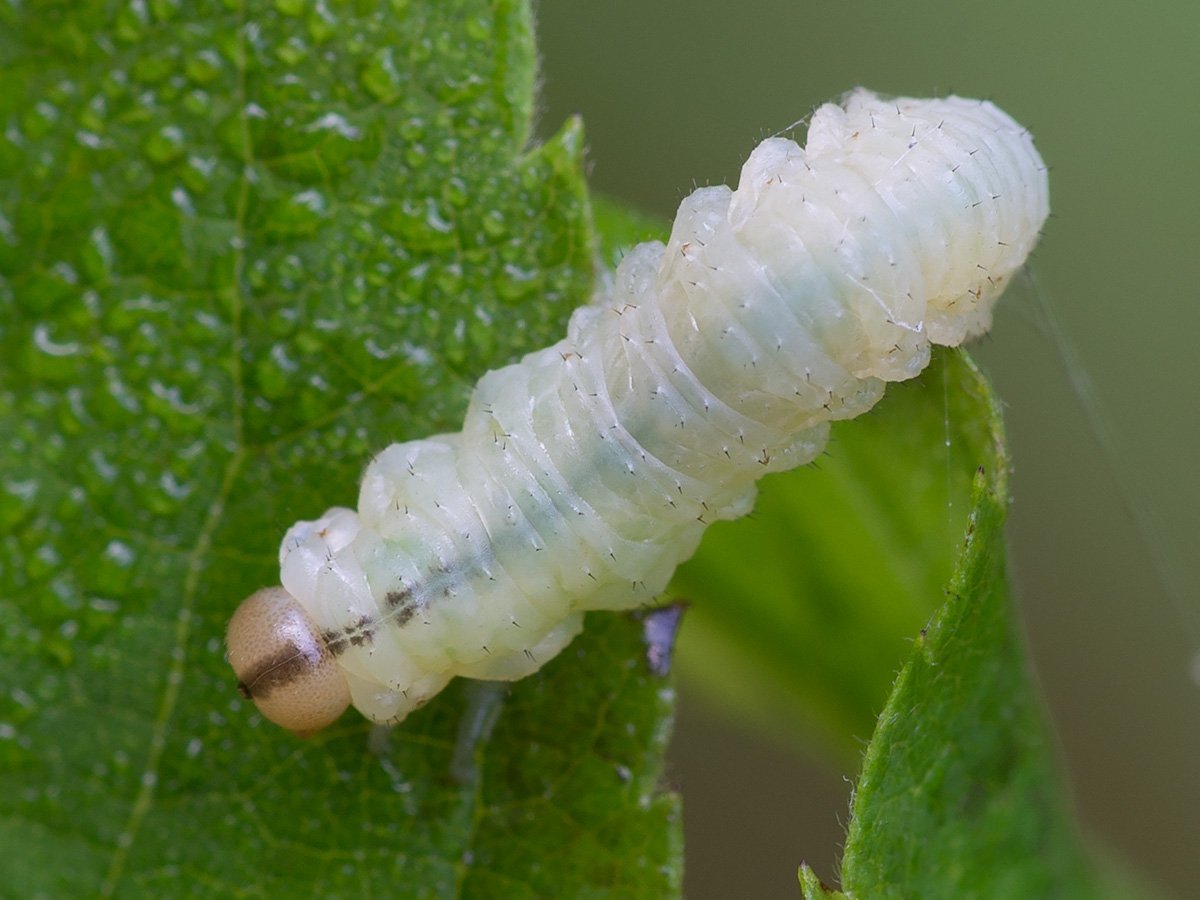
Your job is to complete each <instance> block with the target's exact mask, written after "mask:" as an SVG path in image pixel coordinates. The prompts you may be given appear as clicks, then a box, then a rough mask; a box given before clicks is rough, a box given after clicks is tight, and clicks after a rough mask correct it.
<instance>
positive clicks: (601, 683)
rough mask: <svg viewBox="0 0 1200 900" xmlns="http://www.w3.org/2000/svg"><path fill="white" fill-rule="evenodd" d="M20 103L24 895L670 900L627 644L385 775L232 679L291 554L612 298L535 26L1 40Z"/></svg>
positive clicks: (16, 480)
mask: <svg viewBox="0 0 1200 900" xmlns="http://www.w3.org/2000/svg"><path fill="white" fill-rule="evenodd" d="M114 9H115V10H116V11H114ZM0 67H2V68H0V71H2V73H3V78H4V80H5V83H8V84H21V85H23V86H24V89H23V90H21V91H4V92H0V119H2V120H3V121H4V122H5V123H6V130H5V131H4V134H3V137H0V196H2V197H3V198H4V200H3V204H2V206H0V213H2V217H0V310H2V313H0V322H2V323H3V325H2V328H3V330H2V332H0V356H2V359H3V369H2V371H0V433H3V434H4V435H5V436H6V440H5V441H4V442H3V446H0V529H2V535H3V537H2V538H0V684H3V685H4V686H5V690H4V691H3V692H2V693H0V793H2V795H3V799H0V846H3V847H5V857H6V860H5V864H4V869H5V890H8V891H13V892H15V893H16V894H19V895H22V896H35V895H50V896H93V895H97V894H119V895H121V896H142V895H153V896H164V895H181V894H188V895H217V896H229V895H239V896H240V895H264V896H265V895H271V896H291V895H310V894H311V895H321V896H372V895H383V896H397V895H402V896H439V897H440V896H460V895H461V896H503V897H521V896H535V895H544V894H546V893H551V892H555V893H557V892H561V893H563V894H564V895H570V896H588V895H589V894H594V893H602V894H606V893H609V892H613V893H617V894H621V895H626V896H661V895H663V894H666V893H670V892H672V891H673V890H676V889H677V887H678V883H679V871H680V869H679V866H680V864H679V853H680V847H679V840H680V838H679V829H678V810H677V806H676V801H675V799H674V798H673V797H672V796H670V795H669V794H664V793H662V792H661V791H660V786H659V781H660V775H661V766H662V762H661V754H662V750H663V748H664V745H665V742H666V739H667V730H668V725H669V721H670V715H671V701H670V693H669V690H667V689H666V688H665V686H664V684H663V683H662V681H661V679H658V678H656V677H652V676H650V675H649V674H648V672H647V670H646V669H645V667H644V665H642V664H641V643H640V636H639V626H638V625H637V623H635V622H633V621H631V620H629V619H627V618H621V617H613V616H608V617H599V619H598V621H596V622H595V623H593V625H594V627H589V628H588V629H587V632H586V634H585V636H584V637H582V638H581V639H580V640H579V641H578V642H577V643H576V644H575V645H573V646H572V647H571V648H570V649H569V650H568V651H567V652H566V653H564V654H563V656H562V657H561V658H559V659H558V660H556V661H554V662H553V663H551V664H550V665H548V666H547V667H546V669H545V670H544V671H543V673H542V674H541V675H540V676H538V677H536V678H533V679H527V680H526V681H524V682H521V683H519V684H517V685H515V686H514V687H513V688H512V691H511V695H501V696H500V697H499V698H497V697H495V696H492V697H490V698H489V697H488V696H487V695H486V692H484V693H483V694H482V695H480V694H479V692H478V690H477V689H468V688H467V687H465V686H463V685H456V686H455V687H453V688H452V689H451V690H449V691H448V692H447V694H446V695H445V696H444V697H441V698H439V700H438V702H437V703H435V704H432V705H431V706H430V707H429V708H427V709H425V710H422V711H421V712H420V713H418V714H416V715H414V716H413V717H412V718H411V719H409V720H408V721H407V722H406V723H405V724H404V725H403V727H402V728H399V729H397V730H396V731H395V732H393V733H392V734H391V736H390V738H388V739H386V740H382V739H378V738H377V739H371V738H370V736H369V727H368V725H367V723H365V722H364V721H363V720H361V719H359V718H355V717H352V716H347V717H346V718H345V719H343V720H342V721H341V722H340V723H339V724H338V725H337V726H335V727H334V728H332V729H330V730H328V731H327V732H324V733H322V735H321V736H319V737H317V738H314V739H312V740H309V741H307V742H302V743H298V742H296V741H295V740H294V739H293V738H291V737H290V736H289V735H288V734H286V733H285V732H283V731H281V730H279V729H277V728H275V727H274V726H272V725H269V724H268V723H265V722H263V721H261V720H260V719H259V718H258V717H257V715H256V714H255V713H254V711H253V709H252V707H249V706H248V705H247V704H246V703H245V702H244V701H242V700H240V699H239V698H238V697H237V695H236V693H235V691H234V679H233V677H232V674H231V672H230V671H229V669H228V667H227V666H226V664H225V662H224V660H223V646H222V637H223V631H224V625H225V622H226V621H227V619H228V617H229V615H230V613H231V612H232V610H233V608H234V607H235V606H236V604H237V603H238V601H239V600H240V599H241V598H242V597H243V596H245V595H246V594H248V593H250V592H251V591H253V590H254V589H256V588H257V587H259V586H260V585H263V584H269V583H272V582H275V581H277V580H278V568H277V562H276V552H277V547H278V541H279V540H280V538H281V537H282V534H283V531H284V529H285V528H286V527H287V526H288V525H289V524H290V523H291V522H292V521H294V520H295V519H297V518H311V517H313V516H315V515H316V514H319V513H320V512H321V511H322V510H323V509H324V508H325V507H327V506H329V505H333V504H335V503H338V504H343V505H346V504H352V503H353V501H354V498H355V496H356V493H357V480H358V476H359V474H360V472H361V469H362V466H363V464H364V462H365V461H366V460H367V459H368V458H369V456H370V454H371V453H373V452H375V451H377V450H378V449H380V448H381V447H383V446H384V445H386V444H387V443H389V442H391V441H393V440H402V439H405V438H412V437H419V436H424V435H427V434H430V433H432V432H435V431H439V430H456V429H457V427H458V424H459V422H460V421H461V415H462V411H463V409H464V406H465V402H466V399H467V396H468V394H469V391H470V389H471V387H472V386H473V384H474V382H475V380H476V378H477V377H478V376H479V375H480V374H481V373H482V372H483V371H485V370H486V369H488V368H491V367H494V366H497V365H500V364H503V363H505V362H508V361H511V360H512V359H514V358H515V357H516V356H518V355H520V354H521V353H522V352H524V351H526V350H529V349H533V348H536V347H538V346H542V345H544V344H546V343H549V342H551V341H553V340H555V339H557V338H558V337H559V336H560V335H561V334H562V333H563V331H564V329H565V322H566V318H567V316H568V315H569V313H570V311H571V310H572V309H573V308H574V307H575V306H576V305H578V304H579V303H580V302H582V301H583V300H584V299H586V297H587V295H588V292H589V290H590V283H591V275H592V265H593V254H594V249H593V248H594V245H595V239H594V237H593V233H592V230H591V225H590V219H589V211H588V205H587V200H586V194H585V188H584V183H583V179H582V165H581V152H582V143H581V135H580V131H579V128H578V125H577V123H569V124H568V125H567V126H566V127H565V128H564V129H563V130H562V131H561V132H560V133H559V134H558V135H557V136H556V137H555V138H554V139H553V140H551V141H549V142H548V143H547V144H546V145H544V146H541V147H536V148H534V149H532V150H526V145H527V142H528V140H529V130H530V116H531V109H532V95H533V82H534V52H533V44H532V29H531V23H530V15H529V11H528V9H527V7H526V5H525V4H523V3H519V2H509V0H499V2H495V3H486V2H473V0H464V2H460V3H454V4H448V3H441V2H433V0H429V2H424V3H421V2H411V3H405V2H397V3H385V4H362V3H328V4H309V3H300V2H293V0H276V2H274V3H266V2H256V3H251V4H239V3H235V2H227V3H222V2H201V3H194V4H186V5H177V4H173V3H168V2H157V0H152V2H150V3H146V4H130V5H127V6H121V7H119V8H115V7H114V6H113V5H112V4H109V3H101V2H82V3H77V4H69V5H65V6H59V7H54V8H52V9H51V8H49V7H46V8H41V7H38V8H34V5H30V6H28V7H26V6H24V5H22V6H12V5H6V6H4V7H3V9H0ZM593 618H595V617H593ZM497 703H499V707H500V708H499V711H498V714H497V711H496V709H495V706H496V704H497Z"/></svg>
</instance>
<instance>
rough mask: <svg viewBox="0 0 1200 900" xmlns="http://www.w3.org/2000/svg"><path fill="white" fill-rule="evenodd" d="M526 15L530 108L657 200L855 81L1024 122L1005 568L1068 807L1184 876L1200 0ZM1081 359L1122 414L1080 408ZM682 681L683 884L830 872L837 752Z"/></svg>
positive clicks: (604, 171)
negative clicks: (715, 703)
mask: <svg viewBox="0 0 1200 900" xmlns="http://www.w3.org/2000/svg"><path fill="white" fill-rule="evenodd" d="M538 16H539V37H540V48H541V53H542V64H543V66H542V77H543V88H542V103H541V109H542V113H541V133H542V134H543V135H547V134H549V133H550V132H552V131H553V130H554V129H556V128H557V127H558V126H559V124H560V123H561V121H562V120H563V119H564V118H565V117H566V116H568V115H570V114H572V113H581V114H582V115H583V117H584V120H585V124H586V130H587V135H588V144H589V148H590V159H591V162H592V172H591V180H592V184H593V186H594V188H595V189H596V190H598V191H600V192H603V193H606V194H608V195H610V196H613V197H616V198H618V199H621V200H624V201H626V202H628V203H630V204H633V205H635V206H637V207H639V208H641V209H644V210H646V211H649V212H651V213H654V214H657V215H660V216H662V217H663V219H664V221H665V220H666V219H667V218H668V217H669V216H671V215H672V214H673V212H674V209H675V207H676V205H677V204H678V202H679V200H680V199H681V198H682V197H683V196H684V195H685V194H687V193H688V192H690V191H691V190H692V189H693V187H695V186H696V185H700V184H709V183H717V182H729V183H732V182H734V181H736V177H737V173H738V169H739V167H740V165H741V162H742V161H743V160H744V158H745V156H746V154H747V153H748V151H749V150H750V148H751V147H752V146H753V145H754V143H756V142H757V141H758V140H759V139H761V138H762V137H764V136H766V135H767V134H770V133H773V132H776V131H779V130H781V129H784V128H786V127H787V126H789V125H791V124H792V123H794V122H795V121H796V120H797V119H800V118H801V117H802V116H804V115H806V114H807V113H808V112H809V111H810V110H811V108H812V107H813V106H814V105H816V104H818V103H820V102H822V101H824V100H828V99H830V98H835V97H837V96H838V95H839V94H841V93H842V92H843V91H845V90H847V89H848V88H850V87H853V86H855V85H860V84H861V85H865V86H868V87H871V88H874V89H875V90H878V91H881V92H886V93H893V94H909V95H916V96H927V95H936V94H944V93H949V92H956V93H960V94H964V95H968V96H981V97H989V98H992V99H994V100H995V101H996V102H997V103H999V104H1000V105H1001V106H1002V107H1003V108H1004V109H1006V110H1007V111H1009V112H1010V113H1011V114H1012V115H1014V116H1015V117H1016V118H1017V119H1018V120H1019V121H1021V122H1022V123H1023V124H1025V125H1027V126H1029V127H1030V128H1031V129H1032V130H1033V132H1034V135H1035V137H1036V138H1037V142H1038V146H1039V148H1040V149H1041V151H1042V153H1043V155H1044V156H1045V158H1046V160H1047V162H1048V163H1049V164H1050V165H1051V167H1052V174H1051V190H1052V197H1053V201H1052V202H1053V208H1054V214H1055V218H1054V219H1052V220H1051V222H1050V224H1049V226H1048V228H1047V230H1046V235H1045V238H1044V240H1043V243H1042V245H1041V246H1040V248H1039V250H1038V252H1037V254H1036V256H1035V258H1034V260H1033V266H1032V268H1033V275H1034V279H1035V281H1036V287H1032V286H1028V285H1027V286H1025V287H1024V288H1021V287H1019V286H1018V287H1017V288H1016V289H1015V290H1013V291H1010V294H1009V297H1008V298H1007V300H1006V302H1005V304H1004V305H1003V308H1002V312H1001V314H1000V316H999V320H998V322H997V325H996V328H995V330H994V332H993V334H992V336H991V337H990V338H989V339H987V340H986V341H985V342H984V343H983V344H982V345H981V346H979V347H978V348H976V356H977V357H978V358H979V359H981V361H982V362H983V363H984V365H985V367H986V368H987V370H988V371H989V372H990V373H991V374H992V376H993V378H994V381H995V383H996V386H997V389H998V391H999V393H1000V396H1001V397H1002V398H1003V400H1004V401H1005V403H1006V405H1007V413H1006V420H1007V424H1008V428H1009V434H1010V440H1011V450H1012V455H1013V457H1014V459H1015V467H1016V469H1015V473H1014V476H1013V490H1014V498H1015V499H1014V506H1013V513H1012V519H1011V522H1010V534H1011V547H1012V565H1013V571H1014V576H1015V583H1016V589H1017V591H1018V593H1019V600H1020V603H1021V608H1022V612H1023V615H1024V619H1025V623H1026V628H1027V631H1028V634H1029V640H1030V643H1031V645H1032V652H1033V658H1034V664H1035V666H1036V669H1037V676H1038V678H1039V679H1040V681H1041V683H1042V685H1043V687H1044V689H1045V694H1046V698H1047V704H1048V707H1049V710H1050V717H1051V720H1052V722H1053V724H1054V727H1055V729H1056V731H1057V734H1058V737H1059V740H1060V743H1061V749H1062V757H1063V760H1064V765H1065V768H1066V770H1067V774H1068V778H1069V781H1070V784H1071V787H1072V790H1073V793H1074V796H1075V800H1076V803H1077V806H1078V808H1079V811H1080V814H1081V817H1082V819H1083V820H1084V821H1085V822H1086V823H1087V824H1088V826H1089V827H1090V828H1091V829H1092V830H1093V831H1094V832H1095V833H1096V834H1097V835H1099V836H1100V838H1101V839H1103V840H1104V841H1106V842H1107V843H1108V844H1109V845H1110V846H1112V847H1113V848H1115V849H1116V850H1118V851H1119V852H1120V853H1122V854H1123V855H1124V856H1126V857H1127V858H1128V859H1129V860H1131V861H1132V862H1133V863H1135V864H1136V865H1138V866H1140V867H1141V868H1142V869H1144V870H1145V871H1147V872H1148V873H1149V874H1150V875H1151V876H1152V877H1153V878H1155V879H1156V880H1157V881H1158V882H1160V883H1161V884H1163V885H1164V886H1166V887H1167V888H1170V889H1173V890H1174V891H1175V892H1176V893H1178V894H1180V895H1181V896H1194V895H1195V894H1194V892H1195V885H1196V884H1200V684H1198V682H1200V673H1198V672H1197V669H1198V668H1200V667H1198V664H1197V661H1196V660H1197V656H1196V654H1197V651H1198V650H1200V563H1198V561H1197V553H1196V550H1197V545H1198V540H1197V538H1198V537H1200V512H1198V510H1200V475H1198V474H1197V471H1198V470H1197V464H1196V462H1195V458H1194V457H1195V454H1194V450H1193V448H1194V446H1195V444H1196V440H1197V438H1198V437H1200V402H1198V398H1200V388H1198V384H1200V353H1198V352H1197V350H1196V348H1195V346H1194V344H1195V340H1196V336H1197V335H1200V303H1198V302H1197V300H1200V165H1198V164H1200V150H1198V149H1197V148H1198V147H1200V93H1198V91H1197V88H1200V54H1198V53H1197V49H1196V48H1197V43H1198V41H1200V4H1197V3H1195V2H1194V0H1179V2H1174V3H1162V2H1160V3H1153V2H1150V3H1141V4H1128V5H1122V4H1097V3H1088V2H1083V0H1070V2H1057V3H1046V2H1033V0H1023V2H1009V3H1003V4H1000V3H973V2H928V0H910V2H907V3H902V4H892V3H883V2H879V3H866V2H836V3H835V2H829V0H826V2H808V3H802V2H787V0H755V2H747V3H739V4H730V3H723V2H718V0H690V2H687V3H681V2H652V3H646V2H644V0H643V2H633V0H612V2H609V3H605V4H574V3H557V4H552V3H542V4H541V5H540V8H539V10H538ZM1045 308H1049V309H1050V310H1051V311H1052V313H1053V315H1054V316H1056V317H1057V318H1058V319H1059V320H1061V322H1062V326H1063V328H1064V330H1065V332H1066V333H1067V334H1068V335H1069V336H1070V340H1071V342H1072V343H1073V344H1074V345H1075V346H1076V347H1077V348H1078V362H1076V361H1074V360H1073V359H1072V351H1071V349H1070V347H1069V346H1067V345H1065V344H1064V343H1063V342H1062V341H1061V340H1060V339H1058V338H1056V337H1055V336H1054V335H1053V334H1051V333H1048V330H1047V327H1046V321H1045V315H1044V309H1045ZM1089 379H1090V380H1091V381H1092V382H1093V383H1094V389H1095V392H1096V396H1097V397H1098V398H1099V403H1100V406H1101V408H1102V416H1103V417H1105V418H1107V419H1108V420H1109V421H1110V423H1111V425H1107V426H1106V425H1103V424H1099V425H1098V424H1097V422H1096V420H1095V417H1091V418H1089V416H1088V415H1087V414H1086V413H1085V404H1084V403H1083V402H1081V397H1080V391H1079V388H1078V385H1079V383H1080V382H1081V381H1087V380H1089ZM1106 442H1107V443H1109V444H1111V446H1112V448H1113V450H1114V453H1112V454H1110V455H1115V456H1116V457H1117V458H1118V465H1117V467H1116V469H1115V470H1114V468H1113V467H1111V466H1110V465H1109V464H1108V462H1107V461H1106V451H1105V449H1104V447H1105V444H1106ZM1123 495H1128V496H1129V497H1131V498H1132V504H1130V503H1128V502H1125V501H1124V500H1123ZM1131 506H1132V507H1133V508H1134V510H1133V511H1132V512H1131V509H1130V507H1131ZM1138 510H1140V512H1138ZM814 563H815V564H819V561H814ZM682 693H683V697H682V712H681V717H680V722H679V727H678V731H677V735H676V739H675V747H674V765H673V772H674V778H675V782H676V784H677V785H679V786H680V787H682V789H683V790H684V794H685V827H686V830H687V840H688V883H687V893H688V896H689V897H690V898H693V900H694V898H701V897H726V896H754V897H795V896H797V893H798V891H797V888H796V882H795V868H796V865H797V864H798V863H799V862H800V860H801V859H807V860H808V861H809V862H810V863H811V864H812V865H813V866H814V867H815V868H816V869H817V871H818V873H819V874H821V875H822V876H823V877H824V878H825V879H826V880H830V879H832V878H833V877H834V875H835V871H836V860H837V857H838V852H839V851H838V846H839V840H840V837H841V835H842V823H844V821H845V819H846V816H847V809H848V802H849V793H850V785H849V782H848V781H847V777H848V776H851V775H852V774H853V772H850V771H843V770H841V769H839V768H838V767H837V766H836V765H831V764H829V763H823V762H822V761H821V760H820V756H819V754H818V753H817V752H816V751H815V749H809V750H806V749H805V748H796V747H784V746H780V745H779V744H778V743H771V742H769V741H766V742H764V740H763V739H761V738H757V737H756V736H755V735H754V734H752V733H751V732H750V730H749V729H748V728H747V727H746V726H744V725H741V724H739V723H736V722H729V721H727V720H725V719H724V718H722V717H720V716H718V715H717V714H716V713H715V712H714V711H713V710H712V709H710V708H708V707H707V706H706V705H705V701H704V699H703V698H702V697H700V696H695V695H694V692H689V691H688V690H687V685H686V684H685V685H683V691H682Z"/></svg>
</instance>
